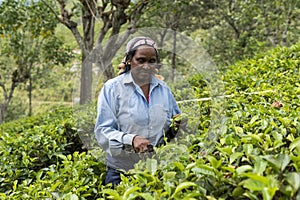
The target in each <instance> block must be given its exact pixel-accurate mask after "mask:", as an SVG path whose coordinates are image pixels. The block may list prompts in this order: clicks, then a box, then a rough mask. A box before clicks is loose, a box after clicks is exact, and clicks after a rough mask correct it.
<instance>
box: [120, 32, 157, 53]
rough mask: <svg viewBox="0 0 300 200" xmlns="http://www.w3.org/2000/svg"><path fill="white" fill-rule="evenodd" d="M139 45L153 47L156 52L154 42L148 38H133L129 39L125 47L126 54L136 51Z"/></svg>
mask: <svg viewBox="0 0 300 200" xmlns="http://www.w3.org/2000/svg"><path fill="white" fill-rule="evenodd" d="M141 45H148V46H151V47H153V48H154V49H155V50H156V51H157V45H156V43H155V41H154V40H152V39H151V38H149V37H144V36H141V37H135V38H133V39H131V40H130V41H129V42H128V43H127V45H126V54H128V53H129V52H130V51H132V50H134V49H137V48H138V47H139V46H141Z"/></svg>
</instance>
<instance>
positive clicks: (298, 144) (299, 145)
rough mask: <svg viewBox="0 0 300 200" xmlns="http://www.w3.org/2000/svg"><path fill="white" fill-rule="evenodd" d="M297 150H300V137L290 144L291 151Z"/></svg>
mask: <svg viewBox="0 0 300 200" xmlns="http://www.w3.org/2000/svg"><path fill="white" fill-rule="evenodd" d="M295 148H298V149H300V137H298V138H297V139H295V140H294V141H293V142H292V143H291V144H290V147H289V149H290V150H291V151H292V150H294V149H295Z"/></svg>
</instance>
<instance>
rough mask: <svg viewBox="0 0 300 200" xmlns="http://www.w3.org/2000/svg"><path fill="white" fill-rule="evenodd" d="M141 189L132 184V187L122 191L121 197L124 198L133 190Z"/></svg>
mask: <svg viewBox="0 0 300 200" xmlns="http://www.w3.org/2000/svg"><path fill="white" fill-rule="evenodd" d="M139 190H141V188H140V187H137V186H132V187H129V188H128V189H127V190H126V191H125V192H124V195H123V197H124V198H125V199H126V198H127V197H128V196H129V195H130V194H131V193H133V192H135V191H139Z"/></svg>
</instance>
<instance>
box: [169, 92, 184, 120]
mask: <svg viewBox="0 0 300 200" xmlns="http://www.w3.org/2000/svg"><path fill="white" fill-rule="evenodd" d="M169 101H170V102H169V105H170V106H171V108H170V110H172V116H174V115H177V114H180V113H181V111H180V109H179V107H178V104H177V102H176V100H175V98H174V96H173V94H172V92H171V90H170V89H169Z"/></svg>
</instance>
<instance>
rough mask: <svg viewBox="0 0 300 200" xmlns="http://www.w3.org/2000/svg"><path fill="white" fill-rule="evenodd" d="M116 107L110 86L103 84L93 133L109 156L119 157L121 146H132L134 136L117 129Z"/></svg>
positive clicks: (115, 100)
mask: <svg viewBox="0 0 300 200" xmlns="http://www.w3.org/2000/svg"><path fill="white" fill-rule="evenodd" d="M116 106H117V98H116V97H115V95H114V90H113V88H112V85H111V84H110V85H108V84H105V85H104V87H103V88H102V90H101V92H100V94H99V97H98V104H97V120H96V124H95V130H94V132H95V136H96V139H97V141H98V143H99V145H100V146H101V148H102V149H103V150H104V151H106V152H107V153H108V154H110V155H111V156H114V155H119V154H120V153H121V151H122V148H123V145H132V140H133V138H134V136H135V135H134V134H129V133H125V132H122V131H120V130H119V129H118V120H117V116H116Z"/></svg>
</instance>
